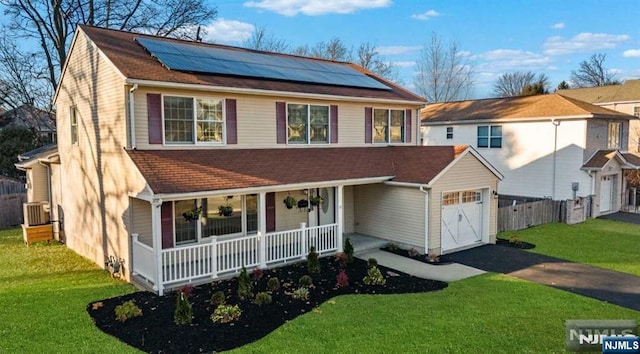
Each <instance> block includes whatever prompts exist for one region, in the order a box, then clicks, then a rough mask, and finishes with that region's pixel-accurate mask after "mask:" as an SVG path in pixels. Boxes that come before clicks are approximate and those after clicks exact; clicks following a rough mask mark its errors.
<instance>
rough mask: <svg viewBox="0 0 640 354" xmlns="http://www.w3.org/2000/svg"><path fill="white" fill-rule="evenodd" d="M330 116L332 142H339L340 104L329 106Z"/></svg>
mask: <svg viewBox="0 0 640 354" xmlns="http://www.w3.org/2000/svg"><path fill="white" fill-rule="evenodd" d="M329 116H330V118H329V119H330V120H331V127H330V129H331V139H330V142H331V143H332V144H337V143H338V106H335V105H332V106H330V107H329Z"/></svg>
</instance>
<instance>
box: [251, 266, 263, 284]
mask: <svg viewBox="0 0 640 354" xmlns="http://www.w3.org/2000/svg"><path fill="white" fill-rule="evenodd" d="M263 275H264V271H263V270H262V269H260V268H256V269H254V270H253V272H252V273H251V277H252V278H253V281H258V280H260V279H262V276H263Z"/></svg>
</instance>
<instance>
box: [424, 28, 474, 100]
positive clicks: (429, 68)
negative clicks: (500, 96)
mask: <svg viewBox="0 0 640 354" xmlns="http://www.w3.org/2000/svg"><path fill="white" fill-rule="evenodd" d="M474 80H475V72H474V68H473V66H472V64H471V62H470V60H469V57H467V56H464V55H463V53H462V52H460V50H458V46H457V44H456V43H455V42H449V43H448V44H445V43H443V42H442V40H441V39H440V38H439V37H438V35H437V34H435V33H433V34H432V35H431V40H430V41H429V43H427V44H426V45H425V46H424V47H423V48H422V50H421V52H420V57H419V58H418V60H417V62H416V75H415V79H414V84H415V86H416V89H417V90H418V92H419V93H420V94H421V95H422V96H423V97H425V98H426V99H427V100H428V101H429V102H449V101H455V100H461V99H466V98H467V97H468V96H469V95H470V93H471V91H472V89H473V85H474Z"/></svg>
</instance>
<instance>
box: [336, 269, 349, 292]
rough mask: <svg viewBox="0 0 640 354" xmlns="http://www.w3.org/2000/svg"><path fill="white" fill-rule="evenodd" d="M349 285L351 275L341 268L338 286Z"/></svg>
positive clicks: (337, 280)
mask: <svg viewBox="0 0 640 354" xmlns="http://www.w3.org/2000/svg"><path fill="white" fill-rule="evenodd" d="M348 285H349V277H348V276H347V273H345V271H344V270H341V271H340V273H338V275H337V276H336V288H343V287H345V286H348Z"/></svg>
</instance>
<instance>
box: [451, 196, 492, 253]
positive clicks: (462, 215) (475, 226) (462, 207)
mask: <svg viewBox="0 0 640 354" xmlns="http://www.w3.org/2000/svg"><path fill="white" fill-rule="evenodd" d="M441 205H442V229H441V236H442V252H447V251H450V250H454V249H456V248H462V247H468V246H471V245H474V244H479V243H481V242H482V212H483V204H482V191H480V190H469V191H460V192H446V193H443V194H442V204H441Z"/></svg>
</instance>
